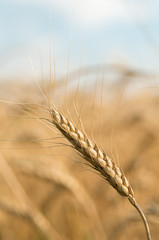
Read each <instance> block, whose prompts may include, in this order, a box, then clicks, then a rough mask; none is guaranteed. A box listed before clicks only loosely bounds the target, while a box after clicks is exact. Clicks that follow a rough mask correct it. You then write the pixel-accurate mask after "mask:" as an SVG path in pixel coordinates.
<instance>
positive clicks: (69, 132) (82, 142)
mask: <svg viewBox="0 0 159 240" xmlns="http://www.w3.org/2000/svg"><path fill="white" fill-rule="evenodd" d="M50 113H51V118H52V123H53V124H54V126H55V127H56V128H57V129H58V130H59V131H60V132H61V133H62V135H63V136H64V137H65V138H66V139H67V140H68V141H69V142H70V143H71V144H72V146H73V147H74V148H75V149H76V150H77V151H78V152H79V153H80V155H81V156H82V157H83V158H84V159H85V160H86V161H88V162H89V163H90V165H91V167H93V168H94V169H95V170H96V171H98V172H99V173H100V174H101V175H102V177H103V178H104V179H105V180H107V182H108V183H109V184H110V185H111V186H112V187H113V188H115V189H116V190H117V192H118V193H119V194H120V195H122V196H124V197H127V198H128V200H129V201H130V203H131V204H132V205H133V206H134V207H135V208H136V209H137V211H138V212H139V214H140V216H141V218H142V220H143V222H144V226H145V230H146V235H147V240H151V235H150V230H149V226H148V223H147V220H146V217H145V215H144V213H143V212H142V210H141V209H140V207H139V206H138V204H137V203H136V200H135V197H134V192H133V190H132V188H131V186H130V184H129V182H128V180H127V178H126V177H125V175H124V173H123V172H121V171H120V169H119V168H118V166H117V165H116V163H115V162H114V161H113V160H112V159H110V158H109V157H108V156H107V154H106V153H105V152H104V151H103V150H102V149H100V148H99V147H98V146H97V145H96V144H95V143H94V142H92V141H91V140H90V139H89V138H88V136H87V135H86V133H82V132H81V131H80V130H78V129H77V127H76V126H75V125H74V124H73V123H72V122H71V121H69V120H68V118H66V117H65V116H64V115H63V114H61V113H60V112H59V111H57V110H55V109H53V108H52V109H51V110H50Z"/></svg>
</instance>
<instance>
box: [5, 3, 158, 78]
mask: <svg viewBox="0 0 159 240" xmlns="http://www.w3.org/2000/svg"><path fill="white" fill-rule="evenodd" d="M0 5H1V7H0V78H1V79H5V78H8V77H17V76H20V75H22V74H23V75H24V76H25V77H28V78H29V77H30V76H31V75H32V69H31V64H30V60H29V59H31V61H32V63H33V66H34V68H35V71H36V73H37V75H38V74H40V59H41V61H42V65H43V68H44V72H45V74H46V75H48V74H49V35H50V30H49V29H50V28H49V18H51V35H52V42H51V45H52V55H53V45H54V43H55V59H56V68H57V73H59V74H61V73H65V72H66V69H67V62H68V48H69V42H71V48H70V70H72V69H75V68H78V67H79V66H80V59H81V56H82V66H86V65H89V64H99V63H113V62H115V63H117V62H121V63H128V64H129V65H132V66H133V67H137V68H141V69H145V70H147V71H154V70H155V71H156V72H158V69H159V31H158V30H159V14H158V11H159V1H157V0H151V1H150V0H138V1H137V0H129V1H128V0H112V1H109V0H98V1H97V0H94V1H93V0H92V1H90V0H85V1H84V0H81V1H77V0H74V1H72V0H45V1H42V0H32V1H31V0H28V1H27V0H1V4H0ZM50 16H51V17H50ZM71 29H72V30H71ZM53 36H54V37H53ZM70 39H71V40H70ZM54 40H55V41H54Z"/></svg>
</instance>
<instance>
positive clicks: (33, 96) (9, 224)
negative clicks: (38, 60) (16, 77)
mask: <svg viewBox="0 0 159 240" xmlns="http://www.w3.org/2000/svg"><path fill="white" fill-rule="evenodd" d="M119 73H120V74H119ZM85 75H86V73H85ZM70 76H72V79H71V81H70V79H69V81H70V82H71V83H70V82H69V84H68V85H69V86H68V88H67V89H66V83H65V79H61V80H60V81H59V82H58V81H57V86H56V89H54V86H53V87H52V98H53V101H54V102H55V103H56V105H57V106H58V102H60V109H62V111H63V112H64V113H65V115H66V116H67V117H68V118H71V119H72V120H73V121H74V122H75V123H76V124H77V125H78V126H79V128H80V129H81V128H82V127H81V125H80V121H79V118H78V114H77V112H79V114H80V117H81V119H82V123H83V126H84V128H85V131H86V132H87V134H88V135H89V136H90V138H92V139H93V140H94V141H95V142H96V143H97V144H98V145H102V147H103V149H104V150H105V152H106V153H107V154H108V155H109V156H111V157H112V158H113V159H114V161H116V163H117V164H118V166H119V167H120V169H121V170H122V171H124V173H125V175H126V177H127V178H128V180H129V182H130V184H131V186H132V187H133V190H134V192H135V197H136V200H137V202H138V204H139V205H140V207H141V208H142V210H143V211H144V213H145V215H146V217H147V219H148V222H149V225H150V230H151V235H152V239H153V240H157V239H158V236H159V188H158V182H159V121H158V120H159V92H158V87H157V86H156V87H155V86H154V87H153V88H151V87H145V86H151V76H148V77H147V76H146V74H145V75H144V74H143V75H142V76H141V75H139V74H138V73H136V72H132V71H130V70H129V69H124V70H123V69H118V75H117V76H114V78H113V79H115V78H117V80H118V81H111V80H110V81H106V80H107V78H109V77H110V78H111V76H107V78H106V79H105V80H104V83H103V82H102V74H101V76H98V77H96V76H95V77H94V79H95V80H93V81H92V82H91V81H90V79H91V78H88V79H86V80H85V81H86V82H84V83H82V84H81V86H80V87H79V89H77V84H76V83H74V79H77V78H78V77H79V75H78V74H77V73H76V72H74V74H72V75H70ZM140 78H142V79H140ZM81 81H82V80H81ZM133 81H135V82H136V83H137V84H138V83H139V82H141V81H142V86H141V87H137V86H138V85H137V84H136V85H135V83H134V85H133V84H132V82H133ZM39 82H40V81H39ZM112 82H113V83H112ZM143 83H145V85H144V84H143ZM40 84H41V86H42V89H43V90H44V91H45V87H44V84H43V83H41V82H40ZM102 84H103V85H102ZM129 86H130V88H129ZM0 89H1V90H0V96H1V102H0V126H1V127H0V145H1V146H0V169H1V170H0V187H1V196H0V239H2V240H28V239H34V240H36V239H37V240H38V239H39V240H40V239H48V240H50V239H55V240H56V239H64V240H75V239H76V240H90V239H93V240H95V239H96V240H97V239H100V240H115V239H118V240H127V239H131V240H139V239H146V234H145V230H144V225H143V222H142V221H141V218H140V216H139V214H138V213H137V212H136V210H135V209H134V208H133V207H132V206H131V205H130V203H129V202H128V200H127V199H126V198H124V197H121V196H120V195H119V194H118V193H117V192H116V191H115V190H114V189H113V188H112V187H111V186H110V185H109V184H108V183H107V182H106V181H105V180H104V179H102V177H101V176H98V174H97V173H96V172H95V171H94V170H93V169H91V168H90V167H89V166H88V165H87V164H86V162H85V161H84V160H83V159H82V158H81V157H80V156H79V155H78V154H77V153H76V151H75V150H74V149H73V148H71V147H70V146H68V142H67V141H66V140H65V139H64V138H63V137H62V136H61V135H60V134H59V133H58V132H57V130H56V129H55V128H54V127H53V126H52V125H51V123H49V124H48V122H47V121H46V120H45V119H50V115H49V113H48V111H47V109H46V107H48V106H47V101H46V99H45V97H44V96H43V94H42V93H41V91H40V90H39V87H38V86H37V85H36V83H35V82H31V83H19V82H17V81H10V82H5V83H4V82H3V83H1V85H0ZM101 89H102V91H101ZM66 90H67V106H66V101H65V100H66V98H65V92H66ZM101 92H102V97H101ZM48 94H49V95H50V92H49V93H48ZM57 96H58V97H57ZM4 101H6V102H4ZM44 105H45V106H46V107H44ZM75 106H76V107H75ZM67 107H68V110H69V111H67Z"/></svg>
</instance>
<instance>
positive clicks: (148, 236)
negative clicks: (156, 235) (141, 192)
mask: <svg viewBox="0 0 159 240" xmlns="http://www.w3.org/2000/svg"><path fill="white" fill-rule="evenodd" d="M128 199H129V202H130V203H131V204H132V205H133V206H134V207H135V208H136V210H137V211H138V213H139V214H140V216H141V218H142V220H143V223H144V226H145V230H146V236H147V240H151V234H150V229H149V225H148V222H147V219H146V217H145V215H144V213H143V211H142V210H141V208H140V207H139V205H138V204H137V202H136V200H135V198H134V197H132V196H129V197H128Z"/></svg>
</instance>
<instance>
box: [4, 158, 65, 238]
mask: <svg viewBox="0 0 159 240" xmlns="http://www.w3.org/2000/svg"><path fill="white" fill-rule="evenodd" d="M0 173H1V175H2V176H3V178H4V179H5V181H6V183H7V184H8V186H9V188H10V189H11V191H12V192H13V194H14V196H15V197H16V199H17V200H18V203H19V209H20V211H21V215H24V214H25V215H26V216H27V217H28V218H29V219H30V220H31V221H32V223H34V225H35V226H36V227H37V229H38V230H40V232H42V233H43V235H44V236H45V237H46V239H48V240H52V239H57V240H62V238H61V236H60V235H59V234H58V233H57V232H56V231H55V230H54V228H53V227H52V226H51V224H50V222H49V221H48V220H47V219H46V218H45V216H44V215H43V214H42V213H41V212H40V211H39V210H38V209H37V208H36V207H35V206H34V205H33V204H32V202H31V200H30V199H29V197H28V195H27V194H26V192H25V190H24V189H23V187H22V186H21V184H20V182H19V180H18V179H17V177H16V175H15V174H14V172H13V171H12V169H11V168H10V166H9V165H8V163H7V161H6V160H5V158H4V157H3V156H2V155H1V154H0ZM0 205H1V204H0ZM6 208H7V207H6ZM19 209H16V210H17V211H16V213H18V211H19ZM8 210H9V206H8ZM13 212H14V210H13Z"/></svg>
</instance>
